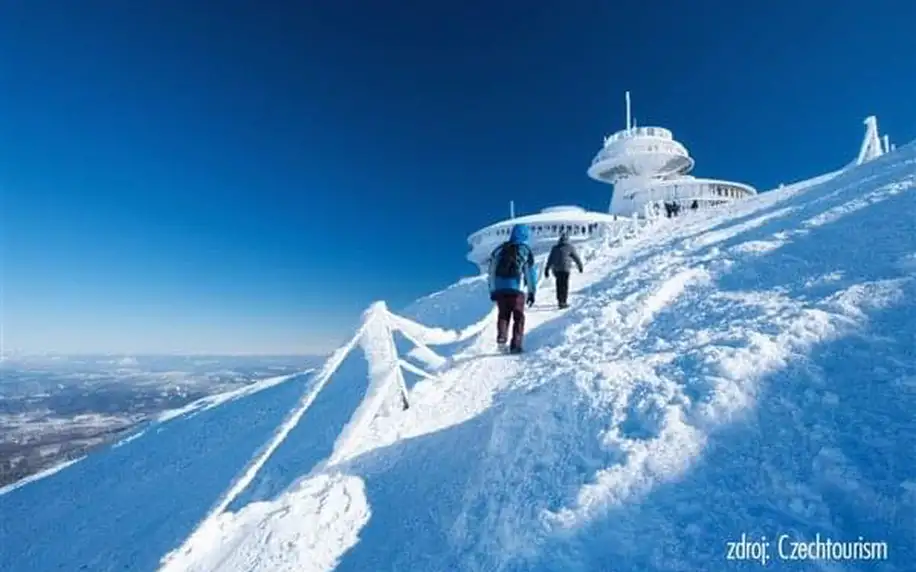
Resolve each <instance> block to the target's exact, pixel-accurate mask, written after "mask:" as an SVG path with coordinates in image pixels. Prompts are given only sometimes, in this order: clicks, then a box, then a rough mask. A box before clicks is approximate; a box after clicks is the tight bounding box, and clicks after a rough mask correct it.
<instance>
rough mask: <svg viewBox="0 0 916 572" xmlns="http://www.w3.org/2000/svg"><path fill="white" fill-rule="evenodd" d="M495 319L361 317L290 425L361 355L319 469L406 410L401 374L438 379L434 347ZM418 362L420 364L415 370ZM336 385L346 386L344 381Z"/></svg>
mask: <svg viewBox="0 0 916 572" xmlns="http://www.w3.org/2000/svg"><path fill="white" fill-rule="evenodd" d="M658 220H659V217H657V216H648V217H647V218H644V219H637V218H636V217H634V218H633V224H632V225H628V227H626V228H624V229H623V230H621V229H620V228H616V229H614V230H613V231H609V232H608V233H605V234H603V235H600V236H597V237H595V239H593V240H589V241H586V242H583V243H580V245H579V248H580V252H581V255H582V257H583V259H585V260H586V261H587V262H588V261H594V260H595V259H596V258H598V257H599V256H600V254H601V253H602V252H605V251H606V250H607V249H608V248H609V247H613V246H615V245H617V244H620V243H621V242H623V241H625V240H628V239H631V238H634V237H636V236H638V235H639V234H641V233H642V232H643V231H644V230H645V229H646V228H648V227H649V226H652V225H653V224H654V223H655V222H657V221H658ZM545 259H546V256H540V257H538V262H539V264H538V266H539V268H543V263H544V261H545ZM542 278H543V273H542V272H541V271H539V272H538V281H539V282H540V281H541V280H542ZM495 314H496V312H495V309H494V310H491V311H490V312H488V313H487V314H486V315H485V316H482V317H481V319H480V320H479V321H478V322H476V323H474V324H471V325H470V326H468V327H466V328H463V329H460V330H457V329H456V330H450V329H443V328H437V327H432V326H427V325H424V324H420V323H418V322H416V321H414V320H411V319H409V318H405V317H404V316H400V315H398V314H396V313H394V312H392V311H391V310H390V309H389V308H388V306H387V304H386V303H385V302H384V301H379V302H375V303H373V304H372V305H371V306H369V308H368V309H367V310H366V311H365V312H364V313H363V318H362V321H361V323H360V326H359V328H358V329H357V331H356V333H355V334H354V336H353V337H352V338H351V339H350V340H349V341H348V342H347V343H346V344H344V345H343V346H341V347H340V348H339V349H338V350H337V351H335V352H334V353H333V354H332V355H331V356H330V357H329V358H328V360H327V361H326V362H325V364H324V366H323V367H322V369H321V370H320V371H319V372H318V373H317V374H316V375H315V377H314V378H313V381H312V384H311V387H310V390H309V392H308V393H309V395H308V396H306V397H305V398H304V399H303V401H302V402H301V403H300V405H299V406H298V407H297V411H295V412H294V414H293V419H291V421H292V422H297V421H298V417H301V415H302V414H303V413H304V412H305V410H306V409H307V408H308V407H309V405H310V404H311V402H312V401H314V399H315V398H316V397H317V395H318V393H320V392H321V390H322V389H323V388H324V387H325V386H326V385H327V384H328V383H329V382H330V381H331V380H332V378H333V376H334V374H335V372H336V371H337V370H338V368H339V367H340V365H341V364H342V363H343V362H344V360H345V359H346V358H347V357H348V356H349V355H351V352H354V351H359V350H361V351H362V352H363V356H364V357H365V359H366V363H367V364H368V371H369V374H368V375H369V383H368V386H367V388H366V393H365V397H364V398H363V400H362V402H361V403H360V405H359V406H358V407H357V408H356V410H355V411H354V412H353V414H352V416H351V417H350V420H349V422H348V423H347V424H346V425H345V427H344V429H343V430H342V431H341V432H340V434H339V436H338V437H337V440H336V441H335V444H334V450H333V453H332V454H331V456H330V457H329V458H328V460H327V461H326V462H325V463H323V465H329V464H334V463H337V462H339V461H341V460H343V459H345V458H346V457H347V456H348V455H349V454H350V453H351V452H352V451H353V450H354V449H355V448H356V446H357V445H358V442H359V441H360V439H361V436H362V435H363V433H364V431H365V430H366V429H367V427H368V425H369V424H370V423H371V422H372V420H373V419H374V418H375V417H377V416H379V415H390V414H396V413H397V412H398V411H399V410H406V409H408V408H409V407H410V397H409V392H408V389H407V384H406V382H405V378H404V373H405V372H408V373H411V374H413V375H416V376H419V377H421V378H425V379H436V378H437V377H438V375H439V374H440V373H441V372H442V371H444V370H445V369H446V368H447V367H448V365H449V363H450V360H449V358H447V357H444V356H443V355H441V354H440V353H438V352H437V351H435V349H434V348H435V347H437V346H448V345H452V344H457V343H460V342H463V341H466V340H469V339H471V338H472V337H474V336H476V335H478V334H480V333H481V332H482V331H484V330H485V329H486V328H487V327H488V326H490V325H491V323H492V321H493V319H494V318H495ZM396 336H400V337H401V338H403V340H405V341H406V342H408V343H409V344H410V345H411V346H412V349H411V350H410V351H409V352H406V353H405V355H400V353H399V351H398V344H397V343H396V340H395V337H396ZM406 358H409V359H410V360H411V361H408V359H406ZM418 363H419V364H422V365H417V364H418ZM340 381H341V382H344V383H346V381H345V380H340ZM280 439H282V437H279V436H278V440H280Z"/></svg>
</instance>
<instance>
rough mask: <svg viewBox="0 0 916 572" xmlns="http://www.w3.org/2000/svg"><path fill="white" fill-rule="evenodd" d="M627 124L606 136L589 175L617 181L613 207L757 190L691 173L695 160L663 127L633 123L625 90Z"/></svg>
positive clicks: (624, 210)
mask: <svg viewBox="0 0 916 572" xmlns="http://www.w3.org/2000/svg"><path fill="white" fill-rule="evenodd" d="M626 105H627V115H626V127H625V128H624V129H623V130H621V131H618V132H616V133H614V134H613V135H610V136H608V137H605V138H604V145H602V147H601V150H600V151H598V154H597V155H596V156H595V158H594V159H593V160H592V164H591V166H590V167H589V168H588V176H589V177H591V178H592V179H594V180H596V181H599V182H602V183H607V184H610V185H613V186H614V191H613V194H612V195H611V202H610V206H609V209H608V210H609V212H610V213H611V214H616V215H622V216H631V215H633V214H634V213H641V212H642V211H643V209H644V207H645V206H646V205H648V204H651V203H665V202H667V203H671V204H677V205H678V206H680V207H681V208H706V207H709V206H712V205H716V204H720V203H723V202H727V201H730V200H733V199H740V198H745V197H749V196H752V195H755V194H757V191H756V190H755V189H754V188H753V187H751V186H750V185H746V184H744V183H735V182H732V181H720V180H716V179H697V178H696V177H693V176H690V175H688V173H689V172H690V171H691V170H692V169H693V166H694V161H693V158H692V157H691V156H690V154H689V153H688V152H687V149H686V147H684V145H682V144H681V143H680V142H678V141H676V140H675V139H674V136H673V134H672V133H671V131H669V130H668V129H665V128H663V127H635V126H634V125H633V123H632V119H631V118H632V114H631V109H630V92H629V91H628V92H626Z"/></svg>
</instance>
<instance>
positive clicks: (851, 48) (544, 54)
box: [0, 0, 916, 353]
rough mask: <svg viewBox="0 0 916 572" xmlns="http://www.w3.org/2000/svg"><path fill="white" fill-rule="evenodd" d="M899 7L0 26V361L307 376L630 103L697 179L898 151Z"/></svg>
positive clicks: (476, 4) (912, 121)
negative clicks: (114, 359)
mask: <svg viewBox="0 0 916 572" xmlns="http://www.w3.org/2000/svg"><path fill="white" fill-rule="evenodd" d="M914 21H916V3H914V2H905V1H885V2H877V3H872V5H871V6H869V5H867V4H862V3H852V2H836V1H833V0H830V1H824V0H807V1H798V0H793V1H791V2H788V1H776V2H750V1H748V2H734V1H730V2H726V1H724V0H723V1H712V0H709V1H705V2H664V3H657V2H656V3H646V2H643V1H633V2H599V1H597V0H594V1H587V2H586V1H577V0H573V1H570V2H531V1H530V0H526V1H521V0H519V1H511V2H500V1H492V0H487V1H478V0H472V1H469V2H411V3H404V2H368V1H356V0H327V1H325V0H322V1H306V2H288V3H277V2H251V1H249V2H238V1H226V2H219V3H215V2H209V3H204V2H197V1H193V0H157V1H155V2H116V1H114V0H108V1H99V0H82V1H80V2H42V1H34V2H5V3H4V5H3V7H2V8H0V54H2V57H0V192H2V205H0V216H2V220H0V225H2V241H3V243H2V249H3V252H2V254H3V286H4V299H5V314H6V316H5V322H6V329H7V342H8V346H11V347H18V348H20V349H24V350H29V351H38V350H50V351H63V352H89V351H111V352H127V353H136V352H182V351H193V352H199V351H205V352H219V353H237V352H255V353H291V352H295V353H311V352H324V351H328V350H330V349H331V348H333V347H335V346H336V345H337V344H338V343H340V342H341V341H342V340H343V338H344V337H345V336H346V335H347V334H348V333H349V332H350V331H351V330H352V328H353V327H354V326H355V325H356V323H357V321H358V318H359V314H360V312H361V311H362V310H363V308H365V306H366V305H367V304H368V303H370V302H371V301H372V300H374V299H387V300H389V301H390V303H391V304H392V305H393V306H394V307H400V306H402V305H403V304H405V303H407V302H409V301H410V300H412V299H414V298H416V297H418V296H420V295H424V294H426V293H429V292H431V291H435V290H438V289H440V288H442V287H444V286H446V285H448V284H450V283H451V282H453V281H454V280H455V279H457V278H459V277H461V276H462V275H467V274H471V273H473V270H474V269H473V267H471V265H470V264H469V263H467V262H466V261H465V259H464V255H465V253H466V250H467V248H466V243H465V239H466V236H467V235H468V234H469V233H470V232H472V231H473V230H476V229H477V228H479V227H481V226H483V225H485V224H489V223H491V222H494V221H495V220H498V219H500V218H503V217H504V215H505V214H506V213H507V211H508V207H507V204H508V201H509V200H510V199H514V200H515V201H516V205H517V208H518V210H519V211H522V212H530V211H534V210H537V209H540V208H542V207H544V206H548V205H550V204H558V203H566V204H568V203H577V204H580V205H583V206H586V207H589V208H594V209H603V208H606V206H607V203H608V199H609V190H608V188H607V187H604V186H602V185H600V184H599V183H595V182H593V181H591V180H590V179H588V178H587V177H586V175H585V169H586V168H587V166H588V164H589V162H590V160H591V159H592V156H593V155H594V153H595V152H596V151H597V150H598V146H599V145H600V143H601V139H602V137H603V136H604V135H606V134H608V133H610V132H612V131H614V130H616V129H619V128H620V127H622V125H623V122H624V107H623V92H624V90H626V89H629V90H631V91H632V93H633V99H634V114H635V116H636V118H637V120H638V121H639V123H640V124H644V125H647V124H656V125H663V126H666V127H669V128H671V129H673V130H674V132H675V136H676V137H678V138H679V139H680V140H681V141H683V142H684V143H685V144H686V145H687V146H688V148H689V149H690V151H691V153H692V154H693V155H694V157H695V158H696V160H697V169H696V173H697V174H698V175H708V176H719V177H724V178H729V179H735V180H741V181H747V182H749V183H751V184H753V185H755V186H757V187H758V188H760V189H767V188H771V187H773V186H775V185H776V184H778V183H779V182H781V181H786V182H788V181H791V180H793V179H799V178H804V177H807V176H811V175H815V174H818V173H820V172H823V171H826V170H829V169H833V168H836V167H839V166H841V165H842V164H844V163H845V162H847V161H849V160H851V159H852V158H853V157H854V156H855V154H856V152H857V151H858V145H859V143H860V140H861V137H862V134H863V129H864V127H863V126H862V120H863V118H864V117H865V116H866V115H869V114H876V115H878V119H879V128H881V129H882V130H884V131H886V132H889V133H890V135H891V137H892V139H893V140H895V141H896V142H897V143H898V144H903V143H905V142H907V141H909V140H911V139H913V138H916V107H914V106H913V102H914V101H916V58H914V54H916V35H914V34H913V22H914Z"/></svg>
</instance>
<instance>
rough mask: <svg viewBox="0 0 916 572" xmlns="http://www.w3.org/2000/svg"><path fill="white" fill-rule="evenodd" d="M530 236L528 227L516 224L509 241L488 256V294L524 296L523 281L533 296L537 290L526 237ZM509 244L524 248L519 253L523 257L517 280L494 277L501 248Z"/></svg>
mask: <svg viewBox="0 0 916 572" xmlns="http://www.w3.org/2000/svg"><path fill="white" fill-rule="evenodd" d="M529 236H530V231H529V230H528V225H524V224H517V225H515V226H514V227H512V234H511V235H510V236H509V241H508V242H505V243H503V244H501V245H500V246H499V247H497V248H496V250H494V251H493V254H491V255H490V269H489V272H490V294H491V295H492V294H498V293H518V294H524V293H525V289H524V288H523V285H522V280H523V279H524V282H525V286H527V287H528V292H529V293H531V294H534V293H535V291H536V289H537V276H538V273H537V270H536V269H535V267H534V253H532V252H531V247H529V246H528V237H529ZM510 242H514V243H516V244H522V245H524V247H523V248H522V249H521V253H522V254H523V255H524V256H525V260H524V264H523V265H522V276H519V277H518V278H500V277H498V276H496V275H495V270H496V263H497V261H498V260H499V254H500V252H501V251H502V249H503V248H505V246H506V245H507V244H509V243H510Z"/></svg>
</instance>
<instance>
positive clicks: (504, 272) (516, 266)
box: [489, 224, 538, 353]
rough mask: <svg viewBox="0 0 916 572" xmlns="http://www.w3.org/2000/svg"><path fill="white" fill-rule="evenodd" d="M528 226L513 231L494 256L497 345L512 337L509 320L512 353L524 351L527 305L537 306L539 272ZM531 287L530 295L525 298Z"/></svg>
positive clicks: (492, 290) (492, 284)
mask: <svg viewBox="0 0 916 572" xmlns="http://www.w3.org/2000/svg"><path fill="white" fill-rule="evenodd" d="M529 235H530V232H529V230H528V226H527V225H524V224H517V225H515V226H514V227H513V228H512V234H511V235H510V236H509V240H508V241H507V242H504V243H503V244H501V245H500V246H498V247H497V248H496V250H494V251H493V254H492V255H491V256H490V268H489V273H490V300H492V301H494V302H496V306H497V308H498V316H497V319H496V343H497V344H499V345H500V346H502V345H505V343H506V340H507V338H508V337H509V321H510V319H511V321H512V340H511V342H510V344H509V351H511V352H512V353H520V352H521V351H522V338H523V337H524V335H525V303H526V302H527V303H528V305H529V306H531V305H533V304H534V294H535V291H536V290H537V277H538V275H537V270H536V269H535V267H534V253H533V252H531V247H530V246H528V237H529ZM526 286H527V290H528V294H527V296H526V295H525V287H526Z"/></svg>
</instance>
